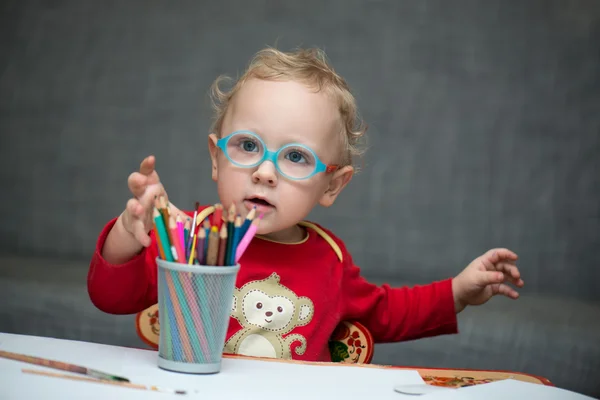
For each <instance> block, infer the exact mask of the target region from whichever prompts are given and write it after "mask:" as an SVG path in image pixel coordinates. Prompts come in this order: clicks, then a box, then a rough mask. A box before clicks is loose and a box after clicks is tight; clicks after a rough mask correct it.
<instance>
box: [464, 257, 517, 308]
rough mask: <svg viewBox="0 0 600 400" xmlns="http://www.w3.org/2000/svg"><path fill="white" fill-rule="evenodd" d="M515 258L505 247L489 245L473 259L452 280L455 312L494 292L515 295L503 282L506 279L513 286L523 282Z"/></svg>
mask: <svg viewBox="0 0 600 400" xmlns="http://www.w3.org/2000/svg"><path fill="white" fill-rule="evenodd" d="M517 258H518V257H517V255H516V254H515V253H513V252H512V251H510V250H508V249H492V250H489V251H488V252H487V253H485V254H484V255H482V256H480V257H477V258H476V259H475V260H473V262H471V264H469V265H468V266H467V267H466V268H465V269H464V270H463V271H462V272H461V273H460V274H459V275H458V276H457V277H456V278H454V279H453V280H452V293H453V295H454V307H455V310H456V312H457V313H459V312H461V311H462V310H463V309H464V308H465V307H466V306H468V305H480V304H483V303H485V302H487V301H488V300H489V299H490V298H491V297H492V296H495V295H497V294H502V295H504V296H506V297H509V298H511V299H516V298H518V297H519V293H517V291H516V290H514V289H513V288H511V287H510V286H508V285H507V284H506V283H505V282H510V283H512V284H513V285H515V286H517V287H523V285H524V282H523V280H522V279H521V273H520V272H519V269H518V268H517V266H516V265H515V262H516V261H517Z"/></svg>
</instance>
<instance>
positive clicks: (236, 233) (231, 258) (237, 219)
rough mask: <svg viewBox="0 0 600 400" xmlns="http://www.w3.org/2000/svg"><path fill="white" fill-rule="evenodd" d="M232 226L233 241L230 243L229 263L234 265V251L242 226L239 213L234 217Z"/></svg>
mask: <svg viewBox="0 0 600 400" xmlns="http://www.w3.org/2000/svg"><path fill="white" fill-rule="evenodd" d="M233 226H234V229H233V241H232V243H231V253H230V254H229V265H235V252H236V248H237V246H238V243H239V242H240V239H241V237H240V229H241V228H242V217H241V216H240V215H238V216H237V217H235V223H234V225H233Z"/></svg>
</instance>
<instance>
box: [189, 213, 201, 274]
mask: <svg viewBox="0 0 600 400" xmlns="http://www.w3.org/2000/svg"><path fill="white" fill-rule="evenodd" d="M194 206H195V207H194V218H193V219H192V221H191V224H190V237H189V238H188V247H187V257H188V258H189V257H191V254H190V253H191V252H192V241H193V238H194V234H195V233H196V217H197V216H198V208H200V203H199V202H196V203H195V204H194ZM190 264H191V263H190Z"/></svg>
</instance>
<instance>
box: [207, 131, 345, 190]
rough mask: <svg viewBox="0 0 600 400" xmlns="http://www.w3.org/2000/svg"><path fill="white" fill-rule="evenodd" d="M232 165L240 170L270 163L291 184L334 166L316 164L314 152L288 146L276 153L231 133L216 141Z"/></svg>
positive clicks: (252, 137) (250, 136)
mask: <svg viewBox="0 0 600 400" xmlns="http://www.w3.org/2000/svg"><path fill="white" fill-rule="evenodd" d="M217 147H219V148H220V149H221V150H223V153H224V154H225V156H226V157H227V158H228V159H229V161H231V163H232V164H234V165H237V166H238V167H242V168H253V167H256V166H257V165H260V164H262V163H263V162H265V161H271V162H272V163H273V165H275V168H276V169H277V171H278V172H279V173H280V174H281V175H283V176H285V177H286V178H288V179H291V180H302V179H308V178H310V177H312V176H314V175H316V174H318V173H320V172H326V173H329V172H333V171H335V170H336V169H338V168H339V166H338V165H327V164H324V163H323V162H321V160H319V157H317V155H316V154H315V152H314V151H313V150H312V149H311V148H310V147H307V146H305V145H303V144H299V143H290V144H286V145H285V146H283V147H281V148H280V149H279V150H277V151H270V150H269V149H267V146H266V145H265V142H263V140H262V139H261V138H260V136H258V135H257V134H256V133H254V132H250V131H235V132H233V133H232V134H231V135H229V136H225V137H224V138H221V139H219V140H218V141H217Z"/></svg>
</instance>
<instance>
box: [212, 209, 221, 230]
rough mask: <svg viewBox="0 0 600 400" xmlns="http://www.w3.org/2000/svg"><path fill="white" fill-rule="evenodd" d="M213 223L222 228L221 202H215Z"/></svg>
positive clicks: (219, 228)
mask: <svg viewBox="0 0 600 400" xmlns="http://www.w3.org/2000/svg"><path fill="white" fill-rule="evenodd" d="M212 225H213V226H216V227H217V230H219V231H220V230H221V225H223V206H222V205H221V204H220V203H219V204H215V212H214V213H213V215H212Z"/></svg>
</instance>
